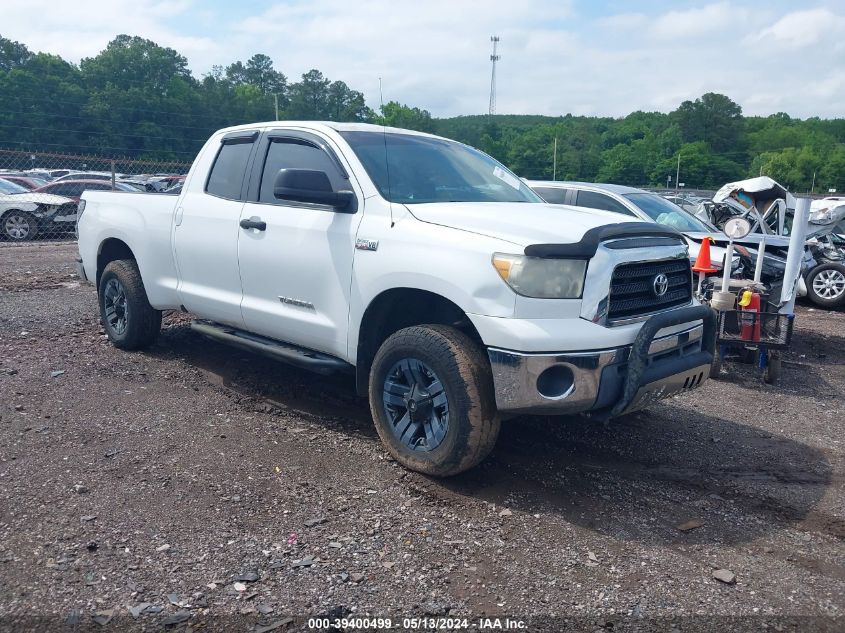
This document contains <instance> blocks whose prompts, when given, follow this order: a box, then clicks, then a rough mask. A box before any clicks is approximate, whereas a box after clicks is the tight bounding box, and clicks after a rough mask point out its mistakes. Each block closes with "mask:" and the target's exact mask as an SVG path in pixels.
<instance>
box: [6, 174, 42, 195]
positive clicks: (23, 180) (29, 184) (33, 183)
mask: <svg viewBox="0 0 845 633" xmlns="http://www.w3.org/2000/svg"><path fill="white" fill-rule="evenodd" d="M0 178H2V179H3V180H7V181H8V182H13V183H15V184H16V185H20V186H21V187H23V188H24V189H28V190H29V191H32V190H33V189H38V188H39V187H43V186H44V185H46V184H47V183H48V182H49V181H47V180H43V179H42V178H36V177H35V176H20V175H11V176H10V175H8V174H0Z"/></svg>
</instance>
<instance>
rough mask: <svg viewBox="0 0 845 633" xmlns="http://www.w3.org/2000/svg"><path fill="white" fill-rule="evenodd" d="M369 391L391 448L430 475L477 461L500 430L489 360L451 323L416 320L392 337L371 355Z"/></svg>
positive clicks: (379, 426) (397, 457)
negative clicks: (416, 321) (446, 324)
mask: <svg viewBox="0 0 845 633" xmlns="http://www.w3.org/2000/svg"><path fill="white" fill-rule="evenodd" d="M369 396H370V409H371V411H372V414H373V420H374V421H375V425H376V430H377V431H378V434H379V437H380V438H381V440H382V442H383V443H384V445H385V446H386V447H387V450H388V452H389V453H390V454H391V455H392V456H393V458H394V459H395V460H396V461H397V462H399V463H400V464H402V465H403V466H405V467H406V468H410V469H411V470H416V471H419V472H421V473H425V474H427V475H434V476H437V477H446V476H449V475H455V474H457V473H460V472H463V471H465V470H468V469H469V468H472V467H473V466H475V465H476V464H478V463H479V462H480V461H481V460H483V459H484V458H485V457H486V456H487V455H488V454H489V452H490V451H491V450H492V448H493V445H494V444H495V443H496V437H497V436H498V434H499V426H500V420H499V416H498V413H497V411H496V405H495V398H494V395H493V377H492V373H491V371H490V363H489V362H488V360H487V358H486V356H485V354H484V351H483V350H482V349H481V347H480V346H478V345H477V344H476V343H475V342H474V341H472V339H470V338H469V337H468V336H467V335H466V334H463V333H462V332H461V331H459V330H457V329H455V328H452V327H447V326H441V325H423V326H415V327H409V328H405V329H403V330H399V331H398V332H396V333H395V334H393V335H392V336H390V337H389V338H388V339H387V340H386V341H385V342H384V344H383V345H382V346H381V348H380V349H379V350H378V353H377V354H376V357H375V359H374V360H373V366H372V369H371V371H370V389H369Z"/></svg>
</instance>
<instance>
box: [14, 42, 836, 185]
mask: <svg viewBox="0 0 845 633" xmlns="http://www.w3.org/2000/svg"><path fill="white" fill-rule="evenodd" d="M0 94H2V95H3V99H2V101H0V145H2V146H3V147H6V148H13V149H14V148H21V149H26V150H27V151H39V150H40V151H52V152H69V153H88V154H100V155H106V156H126V157H131V158H145V159H158V160H165V159H166V160H183V161H190V160H191V159H192V158H193V156H194V155H195V154H196V152H197V150H198V149H199V147H200V146H201V145H202V143H203V142H205V140H206V139H207V137H208V136H209V135H210V134H211V133H212V132H213V131H214V130H216V129H219V128H221V127H225V126H229V125H237V124H241V123H249V122H254V121H265V120H272V119H275V118H276V117H277V114H278V118H280V119H299V120H332V121H362V122H372V123H377V124H386V125H392V126H396V127H404V128H409V129H415V130H420V131H425V132H433V133H436V134H440V135H442V136H446V137H449V138H453V139H456V140H459V141H462V142H465V143H468V144H470V145H473V146H475V147H478V148H480V149H482V150H484V151H485V152H487V153H489V154H491V155H492V156H494V157H496V158H497V159H499V160H500V161H502V162H503V163H504V164H506V165H507V166H508V167H510V168H511V169H512V170H513V171H514V172H516V173H517V174H519V175H520V176H523V177H526V178H534V179H551V178H553V177H555V178H557V179H558V180H583V181H598V182H615V183H619V184H629V185H664V186H665V185H667V184H668V185H670V186H673V185H674V180H675V175H676V171H677V169H678V164H679V159H680V181H681V182H684V184H685V185H686V186H687V187H689V188H693V187H696V188H713V187H718V186H720V185H721V184H723V183H725V182H728V181H731V180H737V179H741V178H746V177H751V176H757V175H759V174H764V175H768V176H771V177H772V178H774V179H775V180H778V181H779V182H781V183H782V184H784V185H786V186H788V187H789V188H791V189H792V190H793V191H797V192H804V191H809V190H810V189H811V188H813V189H814V191H816V192H820V191H821V192H826V191H828V190H829V189H832V188H835V189H837V190H838V191H842V190H845V119H820V118H817V117H812V118H809V119H804V120H801V119H795V118H792V117H790V116H789V115H787V114H785V113H782V112H781V113H777V114H773V115H771V116H767V117H759V116H756V117H747V116H743V114H742V109H741V108H740V106H739V105H738V104H736V103H734V102H733V101H732V100H731V99H730V98H729V97H727V96H725V95H722V94H716V93H708V94H705V95H703V96H701V97H700V98H698V99H695V100H694V101H684V102H683V103H682V104H680V106H679V107H678V108H677V109H676V110H674V111H672V112H669V113H660V112H633V113H631V114H629V115H628V116H626V117H623V118H611V117H586V116H573V115H571V114H567V115H565V116H560V117H548V116H536V115H496V116H492V117H491V116H487V115H474V116H458V117H453V118H444V119H437V118H433V117H432V116H431V114H430V113H429V112H428V111H426V110H424V109H421V108H418V107H412V106H408V105H405V104H400V103H397V102H395V101H391V102H388V103H386V104H384V105H383V106H382V107H380V108H379V109H378V110H377V111H374V110H373V109H371V108H370V107H368V106H367V104H366V102H365V99H364V95H363V94H362V93H361V92H359V91H357V90H354V89H353V88H351V87H350V86H348V85H347V84H346V83H345V82H343V81H340V80H331V79H329V78H328V77H325V76H324V75H323V74H322V73H321V72H320V71H319V70H310V71H308V72H307V73H305V74H303V75H302V76H301V78H300V79H299V80H298V81H290V80H289V79H288V78H287V77H286V76H285V75H284V74H283V73H282V72H280V71H279V70H277V69H276V68H275V67H274V64H273V60H272V59H270V58H269V57H268V56H267V55H263V54H256V55H253V56H252V57H251V58H249V59H248V60H246V61H245V62H244V61H235V62H233V63H231V64H229V65H228V66H225V67H224V66H215V67H213V68H212V70H211V71H210V72H209V73H207V74H206V75H204V76H203V77H202V78H199V79H198V78H196V77H194V76H193V75H192V74H191V72H190V71H189V69H188V61H187V59H186V58H185V57H184V56H182V55H180V54H179V53H178V52H177V51H175V50H173V49H171V48H166V47H162V46H159V45H158V44H156V43H155V42H152V41H149V40H146V39H143V38H140V37H133V36H129V35H119V36H117V37H116V38H115V39H114V40H112V41H111V42H110V43H109V44H108V45H107V46H106V48H105V50H103V51H102V52H100V53H99V54H98V55H96V56H94V57H89V58H85V59H82V60H81V61H80V63H79V64H72V63H69V62H67V61H65V60H64V59H62V58H61V57H59V56H56V55H50V54H46V53H38V52H33V51H30V50H29V49H28V48H27V47H26V46H24V45H23V44H20V43H18V42H14V41H11V40H9V39H5V38H2V37H0Z"/></svg>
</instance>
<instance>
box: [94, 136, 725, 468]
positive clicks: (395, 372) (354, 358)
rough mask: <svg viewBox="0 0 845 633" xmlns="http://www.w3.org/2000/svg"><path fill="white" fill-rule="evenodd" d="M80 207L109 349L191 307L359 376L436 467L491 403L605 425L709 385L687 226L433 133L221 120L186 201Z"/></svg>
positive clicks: (405, 457) (487, 421)
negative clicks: (524, 174) (581, 201)
mask: <svg viewBox="0 0 845 633" xmlns="http://www.w3.org/2000/svg"><path fill="white" fill-rule="evenodd" d="M79 213H80V219H79V223H78V235H79V253H80V256H81V259H80V260H79V262H78V270H79V273H80V275H81V276H82V277H83V279H87V280H90V281H91V282H93V283H94V284H96V287H97V289H98V294H99V303H100V312H101V316H102V321H103V324H104V326H105V329H106V332H107V333H108V336H109V338H110V339H111V341H112V342H113V343H114V344H115V345H116V346H117V347H120V348H123V349H139V348H143V347H145V346H148V345H150V344H152V343H153V342H154V341H155V339H156V337H157V335H158V332H159V329H160V325H161V311H162V310H183V311H187V312H190V313H192V314H193V315H195V316H196V318H197V320H196V321H194V322H193V325H192V327H193V328H195V329H196V330H197V331H198V332H199V333H201V334H203V335H206V336H209V337H212V338H214V339H217V340H220V341H224V342H227V343H231V344H234V345H237V346H239V347H242V348H247V349H250V350H253V351H256V352H259V353H262V354H266V355H268V356H271V357H274V358H277V359H281V360H284V361H287V362H290V363H293V364H296V365H299V366H301V367H304V368H307V369H311V370H315V371H317V372H321V373H329V372H336V371H349V372H350V373H354V375H355V379H356V381H357V388H358V391H359V393H360V394H361V395H364V394H366V395H368V397H369V402H370V407H371V410H372V415H373V419H374V421H375V424H376V428H377V429H378V433H379V435H380V437H381V439H382V441H383V442H384V444H385V446H386V447H387V450H388V451H389V452H390V454H391V455H392V456H393V457H394V458H395V459H396V460H397V461H398V462H400V463H402V464H403V465H405V466H406V467H408V468H411V469H414V470H418V471H421V472H424V473H427V474H431V475H439V476H446V475H452V474H455V473H459V472H461V471H463V470H466V469H468V468H470V467H472V466H473V465H475V464H477V463H478V462H480V461H481V460H482V459H483V458H484V457H485V456H486V455H487V454H488V453H489V451H490V450H491V449H492V447H493V444H494V443H495V440H496V436H497V433H498V430H499V425H500V420H501V419H502V418H503V417H506V416H511V415H514V414H518V413H536V414H551V415H555V414H562V413H583V412H590V414H591V415H594V416H596V417H597V418H599V419H608V418H611V417H615V416H618V415H622V414H625V413H627V412H629V411H633V410H636V409H640V408H642V407H644V406H646V405H648V404H649V403H651V402H653V401H655V400H657V399H660V398H665V397H667V396H669V395H672V394H675V393H678V392H680V391H683V390H688V389H693V388H696V387H698V386H700V385H701V384H702V382H704V380H705V379H706V378H707V376H708V372H709V367H710V363H711V360H712V352H713V346H714V339H715V325H714V317H713V313H712V311H711V310H710V309H709V308H706V307H704V306H701V305H698V304H697V303H696V302H695V300H694V299H693V296H692V285H691V272H690V263H689V259H688V256H687V249H686V246H685V245H684V242H683V240H682V238H681V236H680V235H679V234H678V233H676V232H675V231H674V230H672V229H669V228H666V227H662V226H659V225H655V224H647V223H643V222H636V223H619V219H620V216H619V215H617V214H611V213H604V212H601V211H590V210H584V209H576V208H572V209H571V210H570V212H569V213H561V212H560V207H553V206H548V205H546V204H545V203H543V202H542V201H541V200H540V198H538V197H537V195H536V194H534V193H533V192H532V191H531V189H529V188H528V187H527V186H526V185H525V183H523V182H522V181H521V180H520V179H519V178H517V177H516V176H514V175H513V174H512V173H511V172H510V171H508V170H507V169H506V168H505V167H503V166H502V165H500V164H499V163H497V162H496V161H495V160H493V159H492V158H490V157H489V156H487V155H485V154H483V153H481V152H479V151H477V150H475V149H473V148H471V147H467V146H466V145H463V144H461V143H456V142H453V141H450V140H447V139H444V138H439V137H436V136H431V135H427V134H420V133H416V132H411V131H407V130H399V129H392V128H386V129H385V128H382V127H376V126H372V125H365V124H345V123H311V122H271V123H257V124H254V125H245V126H240V127H234V128H228V129H224V130H220V131H219V132H217V133H215V134H214V135H213V136H212V137H211V139H210V140H209V141H208V142H207V143H206V144H205V146H204V147H203V149H202V150H201V151H200V153H199V155H198V156H197V159H196V160H195V162H194V164H193V166H192V168H191V170H190V172H189V173H188V175H187V178H186V180H185V184H184V187H183V189H182V193H181V194H180V195H179V196H178V197H175V196H167V195H160V194H158V195H156V194H145V193H137V194H136V193H112V192H109V193H104V192H87V193H86V194H85V195H84V196H83V203H82V204H81V205H80V210H79Z"/></svg>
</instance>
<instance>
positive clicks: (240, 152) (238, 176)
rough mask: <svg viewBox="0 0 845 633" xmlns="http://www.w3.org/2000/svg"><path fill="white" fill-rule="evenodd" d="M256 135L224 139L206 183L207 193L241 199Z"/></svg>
mask: <svg viewBox="0 0 845 633" xmlns="http://www.w3.org/2000/svg"><path fill="white" fill-rule="evenodd" d="M255 138H256V135H254V134H253V135H250V136H243V137H239V138H234V139H231V140H227V139H224V140H223V144H222V145H221V146H220V151H218V152H217V158H216V159H214V165H212V167H211V172H210V173H209V175H208V182H207V183H206V185H205V191H206V193H210V194H211V195H213V196H219V197H221V198H227V199H229V200H241V199H242V191H243V184H244V175H245V174H246V166H247V161H249V156H250V154H251V153H252V145H253V142H254V141H255Z"/></svg>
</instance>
